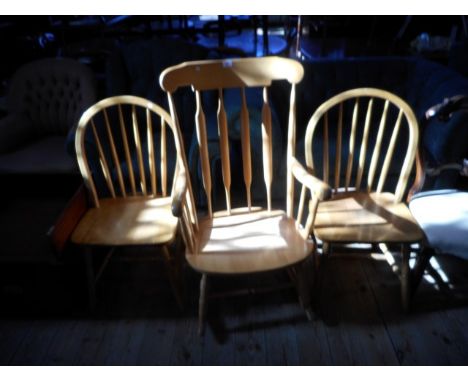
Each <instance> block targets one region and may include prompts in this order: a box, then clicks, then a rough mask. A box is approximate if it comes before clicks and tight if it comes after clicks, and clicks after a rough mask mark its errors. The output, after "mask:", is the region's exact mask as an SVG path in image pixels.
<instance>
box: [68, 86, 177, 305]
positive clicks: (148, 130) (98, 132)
mask: <svg viewBox="0 0 468 382" xmlns="http://www.w3.org/2000/svg"><path fill="white" fill-rule="evenodd" d="M111 117H114V118H111ZM142 119H143V120H144V121H143V123H141V120H142ZM99 121H100V122H101V124H99ZM128 121H131V123H130V124H128ZM155 121H156V122H159V126H158V127H159V129H160V135H159V140H160V142H159V143H160V145H159V148H156V147H155V146H156V145H155V142H154V140H155V135H154V134H155V131H154V130H155V129H156V126H155ZM143 125H144V129H142V128H141V127H142V126H143ZM167 127H169V130H170V131H171V132H172V136H173V138H174V146H175V150H176V153H175V155H176V158H175V173H174V184H175V183H176V182H177V173H178V167H179V166H181V155H180V154H181V146H180V142H179V136H178V133H177V130H176V128H175V126H174V124H173V122H172V118H171V117H170V115H169V114H168V113H167V112H166V111H165V110H164V109H162V108H161V107H160V106H158V105H156V104H154V103H153V102H151V101H149V100H146V99H144V98H141V97H135V96H127V95H125V96H116V97H110V98H106V99H104V100H102V101H100V102H98V103H96V104H95V105H93V106H91V107H90V108H89V109H88V110H86V111H85V112H84V113H83V115H82V117H81V119H80V121H79V123H78V127H77V131H76V137H75V147H76V154H77V160H78V165H79V168H80V171H81V174H82V176H83V180H84V184H85V185H86V188H87V190H88V192H89V194H90V199H91V200H92V203H93V207H92V208H89V209H88V210H87V211H86V213H85V214H84V216H83V217H82V218H81V220H80V222H79V223H78V225H77V226H76V228H75V229H74V231H73V233H72V235H71V240H72V242H73V243H75V244H78V245H81V246H83V247H84V250H85V261H86V267H87V276H88V292H89V300H90V304H91V305H92V306H93V305H94V303H95V300H96V298H95V284H96V282H97V281H98V279H99V277H100V276H101V274H102V272H103V270H104V267H105V266H106V264H107V262H108V261H109V259H110V257H111V255H112V254H113V253H114V249H115V248H116V247H121V246H158V247H160V250H161V252H162V254H163V258H164V260H165V262H166V265H167V266H168V268H169V271H170V272H169V276H170V281H171V284H172V286H173V290H174V293H175V296H176V299H177V302H178V304H179V305H180V307H182V303H183V301H182V293H181V292H182V285H181V284H182V272H181V266H182V262H181V261H180V259H178V258H177V252H173V251H170V250H169V248H170V246H172V245H173V244H175V245H176V244H177V240H176V239H177V229H178V225H179V222H178V219H177V218H176V217H174V216H173V214H172V197H173V195H172V194H173V191H174V190H172V191H171V195H168V185H167V183H168V158H167ZM88 134H89V135H88ZM145 137H146V139H145ZM105 143H107V145H106V144H105ZM144 143H146V148H145V147H144V146H143V144H144ZM157 151H159V155H157ZM92 152H94V154H95V156H94V162H95V163H94V166H91V165H90V155H91V153H92ZM91 157H92V155H91ZM158 159H159V162H160V166H159V178H158V176H157V175H158V166H157V161H158ZM99 176H102V177H103V178H104V181H103V182H102V183H103V187H102V188H101V189H100V188H99V187H98V181H97V180H98V179H99ZM158 186H159V187H158ZM95 246H106V247H109V248H110V251H109V253H108V255H107V256H106V258H105V260H104V261H103V263H102V264H101V266H100V269H99V270H98V271H97V272H95V271H94V269H93V267H94V266H93V255H92V248H93V247H95Z"/></svg>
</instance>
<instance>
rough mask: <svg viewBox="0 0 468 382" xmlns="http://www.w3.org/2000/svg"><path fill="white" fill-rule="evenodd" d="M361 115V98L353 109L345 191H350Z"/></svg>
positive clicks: (357, 99)
mask: <svg viewBox="0 0 468 382" xmlns="http://www.w3.org/2000/svg"><path fill="white" fill-rule="evenodd" d="M358 114H359V98H356V101H355V102H354V109H353V120H352V125H351V134H350V136H349V150H348V164H347V166H346V181H345V190H346V191H348V188H349V186H350V182H351V175H352V173H353V160H354V146H355V144H356V128H357V120H358Z"/></svg>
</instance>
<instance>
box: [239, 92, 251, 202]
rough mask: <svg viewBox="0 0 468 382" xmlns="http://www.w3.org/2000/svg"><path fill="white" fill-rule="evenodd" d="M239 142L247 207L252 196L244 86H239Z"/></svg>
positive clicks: (248, 125) (247, 118) (248, 131)
mask: <svg viewBox="0 0 468 382" xmlns="http://www.w3.org/2000/svg"><path fill="white" fill-rule="evenodd" d="M241 97H242V107H241V144H242V169H243V173H244V183H245V189H246V193H247V207H248V208H249V209H250V208H251V207H252V196H251V193H250V187H251V185H252V159H251V155H250V121H249V109H248V108H247V100H246V98H245V88H241Z"/></svg>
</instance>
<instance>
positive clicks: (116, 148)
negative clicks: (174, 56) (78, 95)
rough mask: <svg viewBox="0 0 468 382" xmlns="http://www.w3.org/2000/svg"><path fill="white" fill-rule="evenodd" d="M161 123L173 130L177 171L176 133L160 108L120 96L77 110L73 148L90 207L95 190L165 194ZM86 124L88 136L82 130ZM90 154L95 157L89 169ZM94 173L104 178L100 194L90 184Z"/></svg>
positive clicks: (96, 197) (164, 140)
mask: <svg viewBox="0 0 468 382" xmlns="http://www.w3.org/2000/svg"><path fill="white" fill-rule="evenodd" d="M153 126H159V128H160V135H159V137H160V145H156V144H155V142H154V136H155V135H154V133H155V132H154V129H153ZM166 126H169V128H170V131H171V132H172V134H173V138H174V144H175V148H176V151H177V153H178V154H177V158H176V170H177V166H178V162H179V160H180V153H181V148H180V143H179V137H178V134H177V131H176V129H175V127H174V124H173V122H172V119H171V117H170V115H169V114H168V113H167V112H166V111H165V110H164V109H163V108H161V107H160V106H158V105H156V104H154V103H153V102H151V101H149V100H147V99H144V98H141V97H136V96H129V95H123V96H116V97H110V98H106V99H103V100H101V101H99V102H98V103H96V104H94V105H93V106H91V107H90V108H89V109H87V110H86V111H85V112H84V113H83V115H82V116H81V118H80V120H79V122H78V128H77V130H76V136H75V149H76V155H77V160H78V165H79V168H80V171H81V175H82V176H83V179H84V182H85V184H86V187H87V188H88V190H89V192H90V194H91V196H92V199H93V202H94V205H95V206H96V207H99V199H100V194H107V195H110V197H112V198H117V197H123V198H125V197H132V196H149V197H156V196H159V195H161V196H167V178H168V172H167V171H168V160H167V136H166ZM142 127H144V129H143V128H142ZM89 128H91V134H89V133H87V132H88V129H89ZM88 137H89V138H90V139H88ZM91 143H92V144H91ZM157 146H159V147H157ZM158 152H159V155H157V154H158ZM93 154H94V156H93ZM91 157H94V158H96V163H94V165H93V166H92V167H93V171H92V170H91V167H90V159H91ZM158 159H159V163H160V166H159V169H158V166H157V162H158ZM158 172H159V183H160V186H159V190H158V186H157V183H158V179H157V178H158ZM99 176H102V178H103V179H104V182H103V183H104V184H105V187H104V188H105V189H106V192H104V191H101V190H98V187H97V186H96V178H99ZM101 197H102V196H101Z"/></svg>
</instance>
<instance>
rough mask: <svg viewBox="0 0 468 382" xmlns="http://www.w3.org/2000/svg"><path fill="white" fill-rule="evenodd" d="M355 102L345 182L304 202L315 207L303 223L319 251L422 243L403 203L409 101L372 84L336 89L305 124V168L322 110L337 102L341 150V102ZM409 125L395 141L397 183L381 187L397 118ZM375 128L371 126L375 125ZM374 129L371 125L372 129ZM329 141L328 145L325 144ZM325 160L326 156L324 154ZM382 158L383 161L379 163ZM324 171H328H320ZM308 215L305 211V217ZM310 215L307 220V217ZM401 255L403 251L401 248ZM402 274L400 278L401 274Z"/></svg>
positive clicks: (406, 288) (412, 122) (411, 145)
mask: <svg viewBox="0 0 468 382" xmlns="http://www.w3.org/2000/svg"><path fill="white" fill-rule="evenodd" d="M361 98H369V102H368V106H367V112H366V118H365V122H364V127H363V131H362V139H361V148H360V154H359V159H358V169H357V174H356V180H355V188H354V190H352V189H351V188H350V185H351V180H352V169H353V161H354V156H355V140H356V137H357V136H359V135H358V134H359V133H358V131H357V130H358V127H357V125H358V112H359V103H358V102H359V99H361ZM352 100H355V101H354V108H353V114H352V122H351V132H350V135H349V137H348V139H349V149H348V161H347V168H346V180H345V187H344V191H343V189H339V188H335V193H334V195H333V197H332V198H331V199H330V200H326V201H323V202H320V203H318V205H317V201H316V200H315V199H314V198H312V199H311V200H310V201H309V210H310V211H313V210H316V211H317V213H316V215H315V221H313V225H312V224H309V222H308V223H306V225H307V226H308V227H309V229H311V230H313V233H314V235H315V237H316V238H318V239H320V240H321V241H322V242H323V243H324V252H328V251H327V250H326V248H329V247H330V246H331V245H333V244H335V243H371V244H378V243H401V244H404V246H403V248H407V246H408V244H409V243H417V242H418V243H422V242H423V241H424V234H423V232H422V230H421V229H420V227H419V226H418V224H417V222H416V221H415V220H414V218H413V217H412V215H411V213H410V211H409V209H408V207H407V206H406V205H405V204H404V203H402V199H403V195H404V192H405V190H406V185H407V182H408V178H409V175H410V172H411V168H412V166H413V163H414V159H415V155H416V150H417V145H418V132H419V130H418V123H417V120H416V117H415V115H414V113H413V111H412V110H411V108H410V107H409V105H408V104H407V103H406V102H405V101H404V100H402V99H401V98H399V97H398V96H396V95H395V94H392V93H390V92H387V91H384V90H381V89H374V88H358V89H352V90H348V91H345V92H343V93H340V94H338V95H336V96H334V97H332V98H330V99H329V100H327V101H326V102H324V103H323V104H322V105H320V106H319V108H318V109H317V111H316V112H315V113H314V114H313V115H312V117H311V119H310V121H309V123H308V125H307V129H306V138H305V156H306V163H307V167H308V169H310V170H311V171H314V153H313V139H314V133H315V131H316V129H317V126H318V125H319V123H320V121H321V120H322V119H324V120H325V123H326V120H327V115H328V113H329V111H330V110H331V109H333V108H334V107H335V106H337V105H339V107H340V110H339V117H338V127H337V129H338V133H337V137H338V140H339V142H338V143H337V145H336V147H337V151H338V149H341V139H342V127H341V125H342V115H343V104H344V103H345V102H346V101H352ZM376 102H383V103H384V106H383V112H382V116H381V118H380V123H379V127H378V130H377V135H376V138H375V145H374V149H373V152H372V157H371V160H370V164H369V172H368V181H367V183H368V184H367V187H365V189H366V191H360V189H361V182H362V177H363V174H364V173H365V165H366V158H367V156H368V152H367V151H368V141H369V136H370V134H371V131H372V130H373V127H371V121H372V110H373V107H374V103H376ZM390 107H391V108H393V109H396V110H397V112H398V117H397V120H396V122H395V126H394V128H393V130H392V132H391V133H392V134H391V138H390V141H389V142H388V143H386V142H385V143H384V136H385V135H384V130H385V125H386V121H387V113H388V111H389V109H390ZM403 121H404V122H405V124H406V126H407V128H408V140H407V141H406V142H399V146H400V147H398V150H402V151H404V150H406V154H405V159H404V161H403V164H402V165H401V168H400V169H399V170H400V174H399V178H398V184H397V186H396V189H395V192H394V193H392V192H384V191H386V190H385V189H384V185H385V181H386V179H387V175H388V172H389V169H390V163H391V161H392V159H393V156H394V151H395V148H396V144H397V143H396V142H397V137H398V134H399V131H400V127H401V125H402V122H403ZM374 129H375V128H374ZM374 131H375V130H374ZM325 146H328V144H325ZM385 146H387V150H385V151H386V153H385V156H384V158H381V155H380V154H381V152H382V151H383V150H382V147H385ZM324 159H325V157H324ZM340 159H341V157H340V156H339V154H338V153H337V154H336V162H337V163H335V171H337V172H336V173H335V187H337V185H338V182H339V178H340V176H339V167H340V163H339V160H340ZM382 162H383V163H382ZM379 163H382V165H381V166H382V168H381V169H380V172H379V173H378V172H377V169H378V166H379ZM377 173H378V175H379V181H378V184H377V187H376V191H375V192H373V184H374V178H375V176H376V174H377ZM325 175H327V174H325ZM309 217H310V216H309ZM308 220H309V219H308ZM403 255H404V256H406V255H407V254H405V253H403ZM405 277H406V276H404V277H403V278H404V279H405ZM410 287H411V285H410V283H409V282H408V280H406V279H405V280H404V282H403V283H402V297H403V299H402V302H403V305H404V307H405V308H407V307H408V305H409V299H408V296H410V294H411V292H410Z"/></svg>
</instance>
